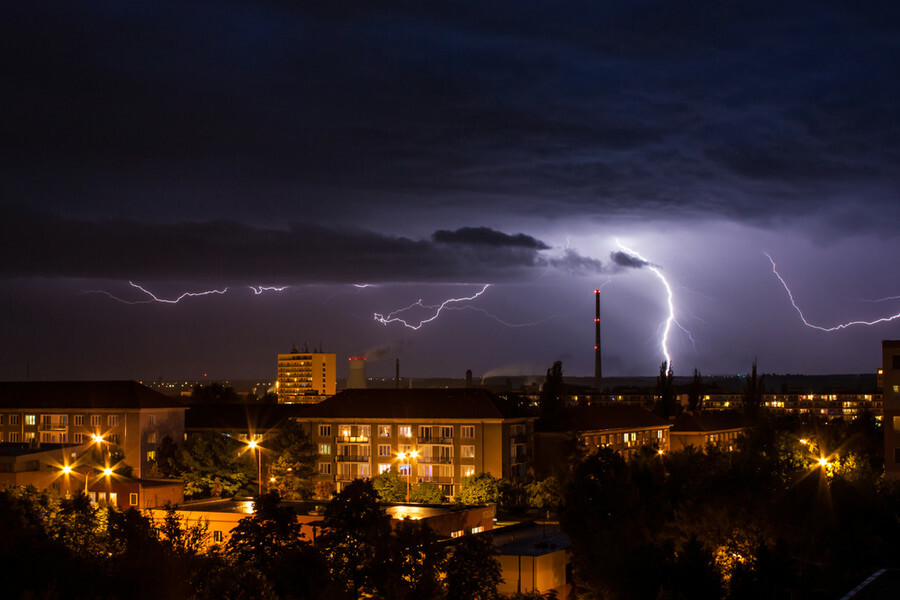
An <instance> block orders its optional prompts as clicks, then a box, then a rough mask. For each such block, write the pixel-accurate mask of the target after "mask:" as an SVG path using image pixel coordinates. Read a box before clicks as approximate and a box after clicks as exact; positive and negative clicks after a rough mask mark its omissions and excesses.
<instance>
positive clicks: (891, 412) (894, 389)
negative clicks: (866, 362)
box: [881, 340, 900, 479]
mask: <svg viewBox="0 0 900 600" xmlns="http://www.w3.org/2000/svg"><path fill="white" fill-rule="evenodd" d="M881 354H882V371H883V372H882V374H881V377H882V378H883V381H884V383H883V388H882V389H883V390H884V420H883V421H882V422H883V423H884V476H885V477H886V478H889V479H900V340H884V341H882V342H881Z"/></svg>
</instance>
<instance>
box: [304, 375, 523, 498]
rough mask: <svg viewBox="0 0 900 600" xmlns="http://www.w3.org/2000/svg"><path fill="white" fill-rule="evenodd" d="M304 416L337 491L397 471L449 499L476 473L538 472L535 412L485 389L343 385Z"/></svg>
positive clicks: (510, 475) (518, 477)
mask: <svg viewBox="0 0 900 600" xmlns="http://www.w3.org/2000/svg"><path fill="white" fill-rule="evenodd" d="M298 420H300V422H301V423H302V424H303V426H304V428H305V429H306V430H307V432H308V433H309V435H310V438H311V439H312V441H313V442H315V444H316V445H317V446H318V449H319V456H320V458H319V476H318V477H319V481H320V482H322V483H332V484H333V485H334V489H335V490H336V491H340V490H341V489H342V488H343V486H344V485H346V484H347V483H349V482H351V481H353V480H354V479H366V478H371V477H375V476H376V475H378V474H380V473H383V472H385V471H390V470H391V469H396V470H397V471H398V472H399V473H400V475H401V476H403V477H408V478H409V480H410V481H411V483H413V484H417V483H426V482H428V483H433V484H435V485H438V486H439V487H440V488H441V490H442V491H443V493H444V495H445V496H452V495H453V494H455V493H457V492H458V491H459V490H460V487H461V484H462V480H463V479H464V478H465V477H469V476H471V475H474V474H476V473H490V474H491V475H493V476H494V477H502V478H506V479H510V480H512V481H522V480H525V479H526V478H527V477H529V476H530V475H531V472H532V470H531V460H532V456H533V444H532V435H533V431H534V417H530V416H518V415H516V414H515V412H514V411H513V410H512V409H511V408H509V407H508V406H506V405H505V404H504V403H503V402H502V401H501V400H500V399H499V398H497V397H496V396H494V395H493V394H491V393H490V392H487V391H485V390H481V389H354V390H345V391H343V392H340V393H339V394H337V395H336V396H334V397H332V398H329V399H328V400H325V401H324V402H321V403H319V404H317V405H315V406H311V407H309V409H308V410H307V411H306V412H305V413H304V415H303V416H302V417H301V418H300V419H298Z"/></svg>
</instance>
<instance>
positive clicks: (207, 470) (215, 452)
mask: <svg viewBox="0 0 900 600" xmlns="http://www.w3.org/2000/svg"><path fill="white" fill-rule="evenodd" d="M180 458H181V460H180V463H181V466H182V478H183V479H184V493H185V495H186V496H189V497H190V496H209V495H212V496H234V495H235V494H237V493H238V492H239V491H240V490H241V489H242V488H244V486H246V485H247V484H248V483H249V482H250V481H252V480H253V478H254V477H256V468H257V466H256V461H255V460H253V456H252V455H251V454H250V453H249V452H247V451H246V448H245V446H244V445H243V444H241V443H240V442H238V441H237V440H235V439H234V438H232V437H231V436H227V435H222V434H219V433H215V432H203V433H200V434H197V435H193V436H191V437H189V438H188V440H187V442H185V444H184V447H183V448H182V450H181V456H180Z"/></svg>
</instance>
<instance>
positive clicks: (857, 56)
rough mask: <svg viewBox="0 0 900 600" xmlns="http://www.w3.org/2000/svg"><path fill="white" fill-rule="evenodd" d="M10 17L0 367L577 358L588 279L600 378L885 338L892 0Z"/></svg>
mask: <svg viewBox="0 0 900 600" xmlns="http://www.w3.org/2000/svg"><path fill="white" fill-rule="evenodd" d="M10 13H11V14H10V18H8V19H6V20H5V22H4V23H3V24H0V30H2V34H3V39H4V40H5V41H4V44H5V48H6V50H7V52H6V53H5V54H6V58H4V60H3V67H2V68H3V73H4V80H5V81H6V82H8V83H7V85H6V86H5V87H7V89H8V92H7V93H6V94H4V95H3V97H2V98H0V106H2V108H3V111H4V114H5V115H6V117H7V118H6V120H7V122H8V125H7V127H6V130H5V134H4V136H3V140H4V141H3V143H2V149H3V155H4V160H3V161H2V165H0V170H2V171H0V172H2V176H0V215H2V223H3V224H4V235H3V236H2V238H0V252H2V255H3V256H4V257H5V258H4V260H3V261H2V269H0V311H2V313H3V314H4V315H5V318H4V321H5V324H4V328H3V339H4V341H5V342H6V343H5V344H4V349H3V351H2V358H0V379H5V380H10V379H24V378H25V377H26V375H27V376H29V377H31V378H33V379H38V378H45V379H122V378H127V379H144V380H147V379H151V380H152V379H155V378H156V377H163V378H164V379H192V380H193V379H200V378H202V377H203V376H204V374H206V375H208V377H209V378H210V379H220V378H225V377H230V378H242V377H247V378H250V377H261V376H265V375H266V373H271V374H273V376H274V372H275V367H276V357H277V354H279V353H283V352H288V351H289V350H290V349H291V347H292V346H293V345H294V344H296V345H298V346H299V347H303V346H304V344H307V343H308V344H309V346H310V347H321V348H322V349H323V350H325V351H326V352H334V353H336V354H337V356H338V377H346V370H347V369H346V364H345V363H346V361H347V359H348V358H350V357H353V356H360V355H366V356H367V358H368V361H367V373H368V375H369V376H375V377H391V376H393V373H394V364H395V359H400V361H401V364H402V373H401V374H402V376H403V377H435V376H449V377H462V376H463V374H464V373H465V370H466V369H472V371H473V373H474V375H475V376H476V377H483V376H486V375H507V374H508V375H522V374H541V373H543V372H545V371H546V369H547V368H549V367H550V365H551V364H552V363H553V362H554V361H557V360H560V361H562V363H563V368H564V372H565V374H566V375H567V376H591V375H592V374H593V346H594V334H593V318H594V313H593V302H594V290H595V289H598V288H600V289H602V294H601V296H602V306H603V314H602V324H603V342H602V347H603V371H604V375H609V376H632V375H634V376H641V375H644V376H649V375H654V374H655V373H656V372H658V369H659V365H660V362H661V361H662V360H664V358H665V355H666V352H668V353H669V355H670V356H671V358H672V363H673V366H674V370H675V373H676V375H679V376H685V375H689V374H690V373H691V372H692V370H693V369H694V368H697V369H700V370H701V371H702V372H703V373H704V374H715V375H727V374H737V373H746V372H747V371H749V369H750V366H751V364H752V363H753V361H754V360H758V363H759V369H760V371H764V372H769V373H807V374H824V373H871V372H873V371H874V370H875V369H876V368H877V367H878V366H879V365H880V360H881V344H880V342H881V340H882V339H894V338H900V319H897V320H890V319H891V318H892V317H893V316H895V315H898V314H900V300H898V297H900V281H897V278H896V277H892V276H891V274H892V272H894V263H895V256H896V255H897V250H898V242H897V237H896V226H895V222H896V221H897V218H898V216H900V215H898V213H900V203H898V202H897V192H898V189H900V185H898V184H900V168H898V166H900V160H898V159H900V135H898V134H900V131H898V129H900V118H898V117H900V114H898V112H900V107H898V106H897V103H896V100H895V99H896V97H897V95H898V92H900V89H898V87H900V83H898V82H897V78H896V76H895V74H896V72H897V71H898V67H900V64H898V62H900V52H898V50H900V48H898V45H900V43H898V41H897V40H900V35H898V29H900V27H898V25H900V11H898V9H897V8H895V7H893V6H891V5H884V6H867V7H856V6H854V7H849V6H845V5H843V4H841V3H827V2H826V3H817V4H816V5H815V6H813V7H795V6H784V5H783V4H782V3H774V2H736V3H729V4H728V5H727V6H715V7H710V6H707V5H705V4H703V3H679V4H678V5H677V7H675V6H671V5H668V4H666V3H660V2H647V3H643V4H635V5H629V6H620V5H618V4H616V3H590V4H584V5H581V4H578V5H574V4H573V5H556V4H550V3H543V2H524V3H523V2H517V3H491V4H490V5H488V6H482V5H480V4H477V3H473V4H463V5H459V6H454V7H449V6H448V7H442V6H432V5H420V4H413V3H409V4H408V3H389V4H387V5H379V6H377V7H376V6H371V5H370V4H369V3H364V2H351V3H347V4H346V5H343V6H342V7H341V8H340V9H336V8H330V7H296V6H292V5H289V4H281V3H247V2H237V1H236V2H232V3H228V4H227V5H204V4H199V3H188V4H187V5H185V4H184V3H177V4H176V3H170V2H156V3H132V4H129V5H127V6H119V5H118V4H117V3H113V2H99V3H94V4H92V5H91V6H79V7H73V6H69V5H67V4H65V3H52V2H51V3H48V4H42V5H31V4H29V5H23V6H17V7H14V8H12V9H11V11H10ZM776 268H777V273H776V272H775V269H776ZM662 277H665V279H666V282H667V283H668V285H669V288H670V289H671V299H672V303H673V307H674V316H675V320H676V321H677V323H674V322H673V323H672V324H671V325H670V327H669V329H668V338H667V341H666V343H665V348H664V347H663V332H664V331H665V330H666V329H665V323H666V320H667V319H668V317H669V305H668V299H669V295H668V294H669V292H668V290H667V288H666V284H665V283H664V282H663V280H662ZM201 293H205V294H204V295H197V294H201ZM789 293H790V294H792V295H793V298H792V297H791V296H790V295H789ZM185 294H192V295H185ZM451 299H459V301H451V302H449V303H448V302H447V301H448V300H451ZM176 300H177V302H176ZM792 300H793V302H794V303H795V304H794V305H792ZM800 311H802V315H801V314H800ZM438 312H439V314H437V318H434V320H430V319H431V318H432V317H434V316H435V315H436V313H438ZM399 318H402V319H404V320H405V321H406V322H407V324H404V323H402V322H400V321H399V320H398V319H399ZM804 319H805V322H804ZM879 319H884V321H883V322H879V323H875V324H873V325H865V324H854V325H851V326H849V327H846V328H840V326H841V325H844V324H849V323H851V322H854V321H866V322H874V321H878V320H879ZM420 323H421V326H419V324H420ZM829 330H830V331H829ZM688 332H689V333H688Z"/></svg>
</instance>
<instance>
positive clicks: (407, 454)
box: [397, 450, 419, 504]
mask: <svg viewBox="0 0 900 600" xmlns="http://www.w3.org/2000/svg"><path fill="white" fill-rule="evenodd" d="M417 456H419V451H418V450H410V451H409V452H400V453H399V454H398V455H397V458H399V459H400V460H405V461H406V503H407V504H409V480H410V478H411V477H412V462H411V460H410V459H414V458H416V457H417Z"/></svg>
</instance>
